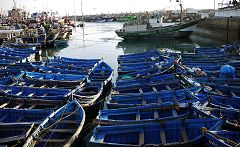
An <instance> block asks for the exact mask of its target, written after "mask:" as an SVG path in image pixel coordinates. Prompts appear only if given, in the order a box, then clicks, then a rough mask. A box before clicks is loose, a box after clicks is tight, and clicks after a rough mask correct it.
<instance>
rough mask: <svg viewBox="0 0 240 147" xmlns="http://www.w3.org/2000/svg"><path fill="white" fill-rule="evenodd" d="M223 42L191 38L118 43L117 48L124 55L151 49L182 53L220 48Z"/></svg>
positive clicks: (196, 37)
mask: <svg viewBox="0 0 240 147" xmlns="http://www.w3.org/2000/svg"><path fill="white" fill-rule="evenodd" d="M219 45H222V42H218V41H215V40H211V39H206V38H202V37H198V36H191V38H186V39H163V40H141V41H139V40H137V41H136V40H130V41H124V40H123V41H121V42H118V45H117V48H120V49H123V52H124V54H130V53H139V52H144V51H148V50H150V49H171V50H173V51H180V52H182V53H191V52H194V49H195V48H196V47H207V46H219Z"/></svg>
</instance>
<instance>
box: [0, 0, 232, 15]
mask: <svg viewBox="0 0 240 147" xmlns="http://www.w3.org/2000/svg"><path fill="white" fill-rule="evenodd" d="M15 1H16V4H17V7H20V8H23V7H24V8H26V9H27V10H29V11H30V12H40V11H43V10H44V11H58V12H59V14H60V15H62V16H63V15H66V14H69V15H80V14H81V0H15ZM214 1H215V3H216V8H217V4H218V3H219V2H222V1H225V2H227V1H228V0H227V1H226V0H182V3H183V7H184V8H195V9H213V8H214ZM0 5H1V8H2V10H3V11H6V10H9V9H11V8H12V7H13V0H0ZM82 7H83V13H84V14H100V13H121V12H139V11H152V10H163V9H173V10H176V9H179V6H178V3H177V2H176V0H171V2H170V0H82Z"/></svg>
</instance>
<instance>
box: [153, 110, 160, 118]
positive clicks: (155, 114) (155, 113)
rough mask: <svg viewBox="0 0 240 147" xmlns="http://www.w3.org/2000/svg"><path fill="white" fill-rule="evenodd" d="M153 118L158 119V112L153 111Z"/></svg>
mask: <svg viewBox="0 0 240 147" xmlns="http://www.w3.org/2000/svg"><path fill="white" fill-rule="evenodd" d="M154 118H155V119H157V118H159V115H158V112H157V111H154Z"/></svg>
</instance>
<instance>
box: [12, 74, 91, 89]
mask: <svg viewBox="0 0 240 147" xmlns="http://www.w3.org/2000/svg"><path fill="white" fill-rule="evenodd" d="M16 78H17V79H24V78H25V79H29V80H33V81H43V82H45V83H46V84H48V83H52V84H55V85H65V86H66V87H67V86H77V85H80V84H82V83H83V82H84V81H85V80H86V78H87V75H70V74H54V73H51V74H49V73H39V72H27V71H23V72H21V73H20V74H19V75H18V76H16Z"/></svg>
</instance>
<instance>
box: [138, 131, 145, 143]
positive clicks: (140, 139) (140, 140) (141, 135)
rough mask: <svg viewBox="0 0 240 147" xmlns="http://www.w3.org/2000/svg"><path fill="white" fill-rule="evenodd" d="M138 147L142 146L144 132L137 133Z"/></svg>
mask: <svg viewBox="0 0 240 147" xmlns="http://www.w3.org/2000/svg"><path fill="white" fill-rule="evenodd" d="M139 145H144V132H142V131H141V132H140V133H139Z"/></svg>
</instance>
